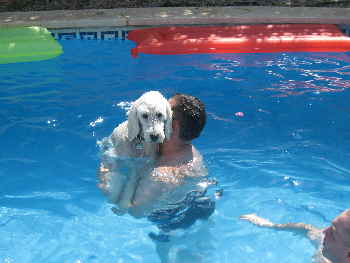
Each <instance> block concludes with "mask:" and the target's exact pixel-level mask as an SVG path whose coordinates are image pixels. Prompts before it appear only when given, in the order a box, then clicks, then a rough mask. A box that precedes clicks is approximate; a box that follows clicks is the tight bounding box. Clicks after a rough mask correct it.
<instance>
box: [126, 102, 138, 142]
mask: <svg viewBox="0 0 350 263" xmlns="http://www.w3.org/2000/svg"><path fill="white" fill-rule="evenodd" d="M137 105H138V101H135V102H134V103H133V104H132V106H131V108H130V110H129V112H128V138H129V140H130V141H132V140H134V139H135V138H136V137H137V135H139V133H140V123H139V119H138V117H137V110H136V109H137Z"/></svg>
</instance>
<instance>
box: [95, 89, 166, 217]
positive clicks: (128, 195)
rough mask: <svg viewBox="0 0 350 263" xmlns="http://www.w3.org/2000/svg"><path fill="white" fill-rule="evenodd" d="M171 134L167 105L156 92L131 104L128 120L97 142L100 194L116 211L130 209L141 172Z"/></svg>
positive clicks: (151, 92)
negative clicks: (160, 144) (101, 187)
mask: <svg viewBox="0 0 350 263" xmlns="http://www.w3.org/2000/svg"><path fill="white" fill-rule="evenodd" d="M171 131H172V111H171V108H170V105H169V103H168V101H167V100H166V99H165V98H164V97H163V96H162V94H161V93H159V92H158V91H149V92H146V93H145V94H143V95H142V96H141V97H140V98H139V99H137V100H136V101H135V102H133V103H132V107H131V109H130V110H129V112H128V120H127V121H125V122H123V123H121V124H120V125H118V126H117V127H116V128H115V129H114V130H113V132H112V134H111V135H110V136H109V137H106V138H104V139H103V140H102V141H101V142H100V146H101V152H102V163H101V167H103V169H105V171H107V172H106V173H105V175H103V176H104V180H105V181H106V182H105V188H106V189H103V190H104V191H105V192H106V194H107V196H108V198H109V200H110V201H111V202H112V203H114V204H116V205H117V206H118V207H119V209H121V210H124V211H125V210H126V209H127V208H128V207H130V206H131V205H132V199H133V195H134V194H135V190H136V187H137V183H138V181H139V177H140V171H142V170H144V169H145V166H147V165H148V163H149V162H150V161H152V160H154V159H155V158H156V156H157V153H158V146H159V143H162V142H163V141H164V140H165V139H168V138H170V135H171ZM101 169H102V168H101Z"/></svg>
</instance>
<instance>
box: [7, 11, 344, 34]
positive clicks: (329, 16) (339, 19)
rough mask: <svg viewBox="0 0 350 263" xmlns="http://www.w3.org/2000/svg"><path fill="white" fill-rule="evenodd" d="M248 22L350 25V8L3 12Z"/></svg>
mask: <svg viewBox="0 0 350 263" xmlns="http://www.w3.org/2000/svg"><path fill="white" fill-rule="evenodd" d="M246 23H323V24H347V25H350V8H313V7H294V8H291V7H267V6H259V7H253V6H246V7H242V6H239V7H237V6H235V7H208V8H206V7H169V8H121V9H98V10H96V9H89V10H75V11H68V10H64V11H63V10H60V11H37V12H2V13H0V27H8V26H43V27H46V28H54V29H59V28H88V27H130V26H131V27H139V26H151V25H159V26H162V25H205V24H212V25H218V24H246Z"/></svg>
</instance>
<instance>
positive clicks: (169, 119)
mask: <svg viewBox="0 0 350 263" xmlns="http://www.w3.org/2000/svg"><path fill="white" fill-rule="evenodd" d="M166 115H167V116H166V120H165V125H164V133H165V138H166V139H170V136H171V133H172V131H173V111H172V110H171V107H170V104H169V103H168V102H167V103H166Z"/></svg>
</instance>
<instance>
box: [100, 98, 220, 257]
mask: <svg viewBox="0 0 350 263" xmlns="http://www.w3.org/2000/svg"><path fill="white" fill-rule="evenodd" d="M169 103H170V105H171V108H172V111H173V123H172V128H173V131H172V135H171V137H170V139H169V140H167V141H165V142H164V143H163V144H162V145H161V146H160V149H159V151H160V152H159V158H158V159H157V160H156V164H155V167H153V168H152V169H151V171H145V174H144V175H143V176H142V177H141V180H140V181H139V184H138V186H137V188H136V192H135V195H134V198H133V202H132V204H133V205H132V206H131V207H130V208H129V209H128V213H129V214H130V215H132V216H134V217H138V218H139V217H147V218H148V219H149V220H150V221H151V222H154V223H155V224H156V225H157V226H158V228H159V229H160V231H161V233H162V234H160V235H156V234H154V233H151V234H150V237H151V238H152V239H153V240H155V242H156V245H157V252H158V254H159V256H160V258H161V261H162V262H168V261H169V254H170V252H169V251H170V250H171V248H173V247H174V246H175V245H176V244H177V243H176V241H175V240H173V241H174V242H168V241H169V236H168V235H167V233H169V232H170V231H171V230H175V229H179V228H183V229H184V228H188V227H190V226H191V225H193V224H194V223H195V222H196V221H197V220H198V219H208V218H209V216H210V215H211V214H212V213H213V212H214V210H215V202H214V201H212V200H211V199H210V198H208V197H206V196H205V193H206V187H207V186H208V185H209V184H210V183H211V182H210V181H206V180H205V178H206V177H207V170H206V168H205V166H204V163H203V158H202V156H201V154H200V153H199V152H198V151H197V150H196V148H195V147H194V146H193V144H192V140H193V139H195V138H197V137H199V136H200V134H201V132H202V130H203V128H204V126H205V123H206V112H205V107H204V104H203V103H202V102H201V101H200V100H199V99H198V98H195V97H193V96H190V95H185V94H176V95H175V96H173V97H171V98H170V99H169ZM105 172H108V171H106V170H105V169H102V170H100V177H102V180H101V182H102V184H100V187H101V186H102V187H103V185H104V183H106V182H105V180H104V179H103V175H104V173H105ZM201 182H202V184H200V183H201ZM164 233H165V234H164ZM202 233H203V232H202ZM163 241H165V242H163ZM181 242H183V241H181ZM197 243H198V242H197ZM206 243H208V241H206ZM182 251H185V250H182ZM183 253H185V254H186V257H188V258H190V257H191V253H190V252H189V251H188V250H186V252H183ZM178 254H179V253H178ZM180 254H181V253H180ZM193 257H194V258H196V262H200V260H199V259H198V255H196V256H193V255H192V258H193ZM175 258H176V259H175V261H174V262H184V261H183V258H182V259H180V256H178V255H176V256H175ZM197 259H198V260H197Z"/></svg>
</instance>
